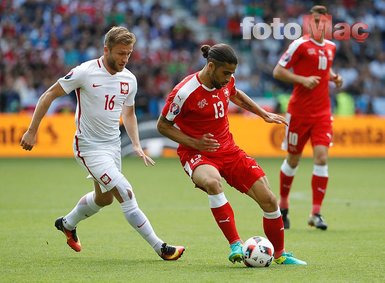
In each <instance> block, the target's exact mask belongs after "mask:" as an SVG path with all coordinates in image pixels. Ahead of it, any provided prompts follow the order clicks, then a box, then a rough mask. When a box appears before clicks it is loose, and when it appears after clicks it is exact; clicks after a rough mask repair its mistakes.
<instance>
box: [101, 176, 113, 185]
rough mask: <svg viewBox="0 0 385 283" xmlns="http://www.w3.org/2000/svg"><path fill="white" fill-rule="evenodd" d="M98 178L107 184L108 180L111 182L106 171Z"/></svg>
mask: <svg viewBox="0 0 385 283" xmlns="http://www.w3.org/2000/svg"><path fill="white" fill-rule="evenodd" d="M100 180H101V181H102V182H103V184H105V185H107V184H108V183H109V182H111V178H110V176H108V175H107V173H104V174H103V176H102V177H100Z"/></svg>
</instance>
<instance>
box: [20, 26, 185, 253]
mask: <svg viewBox="0 0 385 283" xmlns="http://www.w3.org/2000/svg"><path fill="white" fill-rule="evenodd" d="M135 41H136V38H135V35H134V34H132V33H131V32H129V31H128V30H127V29H126V28H124V27H113V28H111V29H110V30H109V31H108V32H107V34H106V35H105V39H104V54H103V56H102V57H100V58H99V59H95V60H90V61H87V62H85V63H83V64H81V65H79V66H77V67H75V68H74V69H72V70H71V71H70V72H69V73H68V74H67V75H66V76H64V77H63V78H60V79H59V80H58V81H57V82H56V83H55V84H54V85H52V86H51V87H50V88H49V89H48V90H47V91H46V92H44V93H43V95H42V96H41V97H40V99H39V101H38V103H37V105H36V109H35V111H34V114H33V117H32V121H31V123H30V125H29V128H28V130H27V131H26V132H25V134H24V135H23V137H22V139H21V142H20V145H21V146H22V148H23V149H25V150H31V149H32V148H33V146H34V145H35V143H36V134H37V131H38V128H39V125H40V122H41V120H42V119H43V117H44V115H45V114H46V112H47V110H48V108H49V106H50V105H51V103H52V102H53V100H54V99H56V98H57V97H60V96H62V95H65V94H68V93H70V92H71V91H73V90H75V92H76V97H77V108H76V116H75V121H76V134H75V138H74V144H73V146H74V154H75V158H76V160H77V161H78V163H79V164H80V165H81V166H82V167H84V168H85V169H86V170H87V171H88V173H89V178H92V179H93V181H94V191H91V192H89V193H88V194H86V195H85V196H83V197H82V198H80V200H79V202H78V203H77V204H76V206H75V207H74V208H73V210H72V211H71V212H69V213H68V214H67V215H65V216H64V217H60V218H58V219H57V220H56V221H55V227H56V228H57V229H58V230H60V231H62V232H63V233H64V234H65V236H66V237H67V244H68V245H69V246H70V247H71V248H72V249H73V250H75V251H77V252H80V250H81V244H80V240H79V237H78V236H77V234H76V227H77V225H78V223H79V222H80V221H81V220H84V219H86V218H88V217H90V216H91V215H94V214H95V213H97V212H98V211H99V210H100V209H101V208H102V207H104V206H107V205H110V204H111V203H112V202H113V199H114V197H115V198H116V199H117V200H118V201H119V203H120V205H121V208H122V211H123V214H124V216H125V217H126V219H127V221H128V223H129V224H130V225H131V226H132V227H133V228H134V229H136V230H137V231H138V232H139V234H140V235H141V236H142V237H143V238H144V239H145V240H146V241H147V242H148V243H149V244H150V245H151V246H152V248H153V249H154V250H155V251H156V252H157V253H158V255H159V256H160V257H161V258H163V259H164V260H177V259H178V258H179V257H180V256H181V255H182V254H183V252H184V250H185V248H184V247H183V246H171V245H168V244H166V243H165V242H164V241H162V240H161V239H160V238H159V237H158V236H157V235H156V234H155V231H154V230H153V228H152V226H151V224H150V221H149V220H148V219H147V217H146V215H145V214H144V213H143V212H142V211H141V209H140V208H139V207H138V204H137V202H136V198H135V195H134V192H133V189H132V187H131V185H130V183H129V182H128V181H127V179H126V178H125V177H124V175H123V174H122V173H121V149H120V130H119V121H120V117H122V120H123V124H124V127H125V129H126V131H127V134H128V136H129V137H130V139H131V142H132V145H133V148H134V150H135V152H136V154H137V155H138V156H140V157H141V158H142V159H143V162H144V164H145V165H146V166H148V165H154V164H155V163H154V161H153V160H152V159H151V158H150V157H149V156H147V155H146V154H145V153H144V152H143V150H142V147H141V145H140V142H139V134H138V124H137V119H136V115H135V103H134V98H135V95H136V91H137V82H136V77H135V76H134V75H133V74H132V73H131V72H130V71H129V70H127V69H126V68H125V66H126V64H127V62H128V59H129V58H130V55H131V53H132V51H133V46H134V44H135Z"/></svg>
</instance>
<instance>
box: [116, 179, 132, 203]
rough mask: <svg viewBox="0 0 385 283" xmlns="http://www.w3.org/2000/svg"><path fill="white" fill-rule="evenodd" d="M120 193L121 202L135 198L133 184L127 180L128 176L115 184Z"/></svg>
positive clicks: (118, 196)
mask: <svg viewBox="0 0 385 283" xmlns="http://www.w3.org/2000/svg"><path fill="white" fill-rule="evenodd" d="M115 188H116V191H117V193H118V195H116V197H117V198H118V200H119V202H121V203H122V202H126V201H130V200H133V199H134V198H135V195H134V192H133V190H132V186H131V184H130V183H129V182H128V181H127V180H126V178H122V180H121V181H119V182H118V184H116V186H115Z"/></svg>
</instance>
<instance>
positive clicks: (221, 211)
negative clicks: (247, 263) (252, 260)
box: [192, 164, 243, 263]
mask: <svg viewBox="0 0 385 283" xmlns="http://www.w3.org/2000/svg"><path fill="white" fill-rule="evenodd" d="M192 180H193V182H194V183H195V184H196V186H197V187H199V188H201V189H203V190H204V191H206V192H207V194H208V199H209V206H210V209H211V212H212V214H213V216H214V219H215V221H216V223H217V224H218V226H219V228H220V229H221V231H222V233H223V234H224V236H225V237H226V239H227V241H228V242H229V244H230V249H231V252H230V255H229V260H230V261H231V262H233V263H235V262H239V261H242V259H243V253H242V245H241V243H242V242H241V238H240V237H239V234H238V231H237V228H236V224H235V217H234V211H233V209H232V207H231V205H230V203H229V202H228V200H227V198H226V196H225V193H224V192H223V189H222V183H221V181H222V177H221V175H220V174H219V171H218V170H217V168H215V167H214V166H213V165H210V164H202V165H199V166H198V167H196V168H195V169H194V171H193V173H192Z"/></svg>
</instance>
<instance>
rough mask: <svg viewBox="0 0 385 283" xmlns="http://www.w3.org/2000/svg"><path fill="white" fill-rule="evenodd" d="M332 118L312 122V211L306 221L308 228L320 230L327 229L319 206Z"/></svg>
mask: <svg viewBox="0 0 385 283" xmlns="http://www.w3.org/2000/svg"><path fill="white" fill-rule="evenodd" d="M332 134H333V131H332V118H331V117H329V116H325V117H323V118H321V119H317V120H316V121H314V124H313V128H312V132H311V143H312V146H313V159H314V168H313V174H312V180H311V187H312V193H313V198H312V211H311V214H310V217H309V220H308V224H309V225H310V226H314V227H316V228H318V229H321V230H326V229H327V224H326V222H325V220H324V219H323V217H322V216H321V206H322V203H323V200H324V198H325V194H326V189H327V184H328V180H329V173H328V166H327V161H328V152H329V146H330V144H331V141H332Z"/></svg>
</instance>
